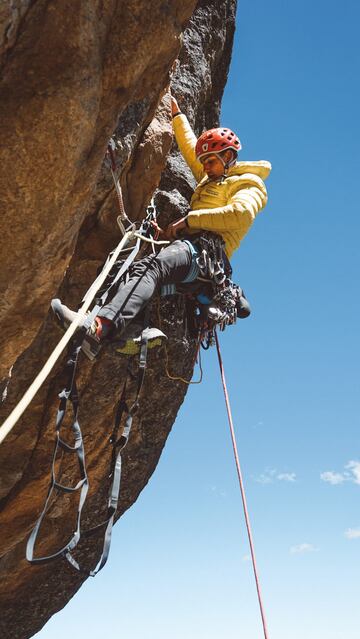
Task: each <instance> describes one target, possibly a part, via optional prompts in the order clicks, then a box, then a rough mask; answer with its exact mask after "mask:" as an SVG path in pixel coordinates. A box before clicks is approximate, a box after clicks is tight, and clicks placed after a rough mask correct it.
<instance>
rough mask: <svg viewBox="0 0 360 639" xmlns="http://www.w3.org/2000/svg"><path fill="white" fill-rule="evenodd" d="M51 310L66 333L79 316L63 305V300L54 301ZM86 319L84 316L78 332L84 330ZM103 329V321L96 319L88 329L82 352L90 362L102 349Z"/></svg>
mask: <svg viewBox="0 0 360 639" xmlns="http://www.w3.org/2000/svg"><path fill="white" fill-rule="evenodd" d="M51 308H52V310H53V313H54V315H55V318H56V320H57V322H58V324H59V326H60V327H61V328H62V329H63V330H64V331H66V329H67V328H68V327H69V326H70V324H71V323H72V322H73V321H74V320H75V319H76V318H77V317H78V315H79V314H78V313H76V312H75V311H72V310H71V309H70V308H68V307H67V306H65V304H62V303H61V300H59V299H53V300H52V302H51ZM86 319H87V317H86V315H83V316H82V318H81V321H80V322H79V325H78V327H77V329H76V330H79V329H81V328H83V326H84V324H85V322H86ZM102 328H103V325H102V321H101V320H99V319H98V318H95V319H94V321H93V322H92V323H91V325H90V326H89V328H88V329H87V332H86V335H85V337H84V341H83V343H82V345H81V350H82V351H83V353H84V355H86V357H88V358H89V359H90V360H93V359H94V358H95V357H96V355H97V354H98V353H99V351H100V349H101V344H100V338H101V337H102V336H103V335H102Z"/></svg>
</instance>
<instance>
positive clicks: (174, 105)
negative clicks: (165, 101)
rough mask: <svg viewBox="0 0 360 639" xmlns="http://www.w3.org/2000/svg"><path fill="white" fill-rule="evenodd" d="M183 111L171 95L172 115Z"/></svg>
mask: <svg viewBox="0 0 360 639" xmlns="http://www.w3.org/2000/svg"><path fill="white" fill-rule="evenodd" d="M180 111H181V109H180V107H179V105H178V103H177V100H176V98H174V96H173V95H171V115H175V113H179V112H180Z"/></svg>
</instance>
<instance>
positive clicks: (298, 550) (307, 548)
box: [290, 543, 319, 555]
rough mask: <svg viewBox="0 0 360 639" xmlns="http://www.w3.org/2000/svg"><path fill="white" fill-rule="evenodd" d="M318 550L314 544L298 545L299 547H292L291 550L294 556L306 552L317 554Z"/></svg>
mask: <svg viewBox="0 0 360 639" xmlns="http://www.w3.org/2000/svg"><path fill="white" fill-rule="evenodd" d="M317 550H319V549H318V548H316V547H315V546H313V545H312V544H307V543H303V544H298V545H297V546H291V548H290V552H291V554H292V555H298V554H302V553H306V552H315V551H317Z"/></svg>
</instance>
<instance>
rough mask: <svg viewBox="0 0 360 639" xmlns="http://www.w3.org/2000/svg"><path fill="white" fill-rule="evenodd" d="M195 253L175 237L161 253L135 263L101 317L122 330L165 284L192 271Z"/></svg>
mask: <svg viewBox="0 0 360 639" xmlns="http://www.w3.org/2000/svg"><path fill="white" fill-rule="evenodd" d="M191 265H192V252H191V249H190V247H189V244H188V243H187V242H185V241H183V240H176V241H175V242H172V244H170V245H169V246H166V247H165V248H164V249H162V251H160V253H158V255H149V256H148V257H145V258H143V259H142V260H139V261H138V262H134V263H133V264H132V266H131V268H130V271H129V279H128V281H127V282H126V283H125V284H123V283H121V284H120V286H119V288H118V290H117V292H116V293H115V295H114V296H113V298H112V300H111V302H110V303H109V304H106V306H103V307H102V309H101V310H100V311H99V313H98V316H99V317H104V318H106V319H109V320H111V321H112V322H114V324H115V326H116V328H117V330H118V331H120V332H121V331H122V330H123V329H124V328H125V326H127V324H129V323H130V322H131V321H132V320H133V319H134V318H135V317H136V316H137V315H138V314H139V313H140V312H141V311H142V310H143V309H144V308H145V306H146V305H147V303H148V302H149V301H150V299H151V298H152V296H153V295H154V293H155V292H156V291H157V290H159V289H160V287H161V286H163V285H164V284H178V283H180V282H182V281H183V280H184V279H185V278H186V276H187V275H188V274H189V271H190V268H191Z"/></svg>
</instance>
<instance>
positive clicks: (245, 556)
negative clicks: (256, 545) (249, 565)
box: [242, 555, 251, 561]
mask: <svg viewBox="0 0 360 639" xmlns="http://www.w3.org/2000/svg"><path fill="white" fill-rule="evenodd" d="M242 560H243V561H251V555H244V556H243V558H242Z"/></svg>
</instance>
